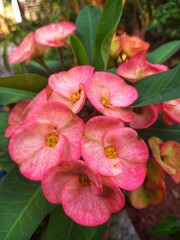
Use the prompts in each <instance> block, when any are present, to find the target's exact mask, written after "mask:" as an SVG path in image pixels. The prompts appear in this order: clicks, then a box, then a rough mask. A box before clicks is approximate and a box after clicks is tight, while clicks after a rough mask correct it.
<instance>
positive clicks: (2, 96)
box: [0, 87, 36, 105]
mask: <svg viewBox="0 0 180 240" xmlns="http://www.w3.org/2000/svg"><path fill="white" fill-rule="evenodd" d="M35 95H36V94H35V93H34V92H29V91H24V90H20V89H14V88H7V87H0V104H1V105H7V104H10V103H16V102H19V101H21V100H22V99H25V98H26V99H27V98H33V97H35Z"/></svg>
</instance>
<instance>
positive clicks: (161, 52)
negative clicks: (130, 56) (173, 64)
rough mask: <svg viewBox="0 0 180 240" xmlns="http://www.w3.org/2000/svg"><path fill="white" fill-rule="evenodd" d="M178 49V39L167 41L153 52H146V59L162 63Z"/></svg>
mask: <svg viewBox="0 0 180 240" xmlns="http://www.w3.org/2000/svg"><path fill="white" fill-rule="evenodd" d="M179 49H180V40H176V41H172V42H168V43H166V44H164V45H162V46H160V47H158V48H157V49H155V50H154V51H153V52H150V53H148V54H147V60H148V61H149V62H151V63H154V64H155V63H164V62H165V61H166V60H168V59H169V58H170V57H171V56H173V54H174V53H176V52H177V51H178V50H179Z"/></svg>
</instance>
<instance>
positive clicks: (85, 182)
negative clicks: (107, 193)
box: [79, 174, 91, 187]
mask: <svg viewBox="0 0 180 240" xmlns="http://www.w3.org/2000/svg"><path fill="white" fill-rule="evenodd" d="M79 182H80V184H81V185H82V186H84V187H87V186H88V187H89V186H91V181H90V179H89V178H88V176H87V175H86V174H80V175H79Z"/></svg>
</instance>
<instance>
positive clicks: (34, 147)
mask: <svg viewBox="0 0 180 240" xmlns="http://www.w3.org/2000/svg"><path fill="white" fill-rule="evenodd" d="M53 129H54V126H53V125H52V124H50V123H38V122H30V123H29V124H28V123H27V124H24V125H23V126H21V127H20V128H19V129H18V130H17V131H16V132H15V133H14V135H13V136H12V137H11V139H10V143H9V153H10V156H11V158H12V160H13V161H14V162H16V163H17V164H18V165H19V166H20V171H21V173H22V174H23V175H24V176H25V177H27V178H29V179H31V180H36V181H39V180H41V178H42V176H43V174H44V172H45V171H47V170H48V169H49V168H50V167H53V166H55V165H57V164H58V163H60V161H61V158H60V157H61V154H62V152H63V147H64V139H63V136H60V138H59V141H58V143H57V144H56V146H55V147H48V146H47V145H46V144H45V136H46V135H47V134H49V133H51V132H52V131H53Z"/></svg>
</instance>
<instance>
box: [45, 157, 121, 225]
mask: <svg viewBox="0 0 180 240" xmlns="http://www.w3.org/2000/svg"><path fill="white" fill-rule="evenodd" d="M42 190H43V193H44V195H45V196H46V198H47V199H48V200H49V201H50V202H51V203H54V204H59V203H61V204H62V207H63V209H64V212H65V213H66V215H67V216H69V217H70V218H71V219H72V220H73V221H75V222H76V223H78V224H81V225H85V226H97V225H100V224H103V223H105V222H106V221H107V220H108V219H109V217H110V215H111V214H112V213H115V212H118V211H120V210H121V209H122V208H123V206H124V202H125V200H124V196H123V194H122V192H121V190H120V189H119V188H118V187H117V186H115V185H111V184H110V182H108V179H107V180H106V178H101V177H100V175H98V174H96V173H95V172H94V171H93V170H92V169H90V168H89V166H88V165H87V164H86V163H85V162H83V161H81V160H74V161H70V162H64V163H61V164H60V165H58V166H55V167H53V168H51V169H49V170H48V171H47V172H46V173H45V174H44V176H43V179H42Z"/></svg>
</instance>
